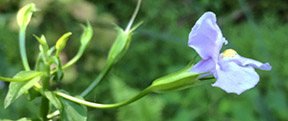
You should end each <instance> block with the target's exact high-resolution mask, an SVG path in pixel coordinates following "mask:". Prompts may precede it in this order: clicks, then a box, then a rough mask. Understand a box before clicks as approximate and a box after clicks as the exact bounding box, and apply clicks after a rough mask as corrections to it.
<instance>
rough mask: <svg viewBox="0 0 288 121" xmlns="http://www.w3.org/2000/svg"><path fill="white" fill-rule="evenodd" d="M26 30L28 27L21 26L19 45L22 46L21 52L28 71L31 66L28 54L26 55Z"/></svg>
mask: <svg viewBox="0 0 288 121" xmlns="http://www.w3.org/2000/svg"><path fill="white" fill-rule="evenodd" d="M25 32H26V27H20V32H19V46H20V54H21V58H22V63H23V65H24V68H25V70H26V71H30V70H31V69H30V66H29V63H28V59H27V55H26V48H25Z"/></svg>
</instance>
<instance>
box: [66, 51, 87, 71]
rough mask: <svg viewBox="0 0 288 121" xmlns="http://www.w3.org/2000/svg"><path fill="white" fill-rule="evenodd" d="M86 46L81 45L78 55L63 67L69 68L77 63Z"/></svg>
mask: <svg viewBox="0 0 288 121" xmlns="http://www.w3.org/2000/svg"><path fill="white" fill-rule="evenodd" d="M85 48H86V46H81V47H80V49H79V50H78V52H77V54H76V56H74V57H73V58H72V59H71V60H70V61H69V62H68V63H66V64H65V65H64V66H63V67H62V69H66V68H69V67H70V66H72V65H73V64H75V63H76V62H77V61H78V60H79V59H80V58H81V56H82V55H83V53H84V51H85Z"/></svg>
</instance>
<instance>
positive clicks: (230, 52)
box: [221, 49, 237, 58]
mask: <svg viewBox="0 0 288 121" xmlns="http://www.w3.org/2000/svg"><path fill="white" fill-rule="evenodd" d="M236 55H237V52H236V51H235V50H233V49H227V50H225V51H224V52H223V53H222V54H221V58H224V57H230V58H234V57H235V56H236Z"/></svg>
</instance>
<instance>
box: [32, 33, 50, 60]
mask: <svg viewBox="0 0 288 121" xmlns="http://www.w3.org/2000/svg"><path fill="white" fill-rule="evenodd" d="M33 36H34V37H35V38H36V39H37V40H38V42H39V43H40V46H39V48H40V52H42V53H43V55H44V57H45V58H47V57H48V51H49V46H48V44H47V42H46V38H45V36H44V35H42V36H41V38H39V37H38V36H36V35H33Z"/></svg>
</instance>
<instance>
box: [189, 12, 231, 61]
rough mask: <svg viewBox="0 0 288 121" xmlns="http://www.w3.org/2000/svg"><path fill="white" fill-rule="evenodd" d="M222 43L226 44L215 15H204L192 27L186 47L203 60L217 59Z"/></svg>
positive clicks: (208, 13)
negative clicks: (190, 48)
mask: <svg viewBox="0 0 288 121" xmlns="http://www.w3.org/2000/svg"><path fill="white" fill-rule="evenodd" d="M223 43H227V41H226V40H225V38H224V37H223V35H222V32H221V30H220V28H219V27H218V25H217V23H216V15H215V14H214V13H212V12H206V13H204V14H203V15H202V16H201V17H200V18H199V20H198V21H197V22H196V24H195V25H194V26H193V28H192V30H191V32H190V34H189V41H188V45H189V46H190V47H192V48H193V49H195V51H196V52H197V53H198V54H199V55H200V57H201V58H202V59H203V60H206V59H208V58H210V57H211V58H214V59H216V58H218V55H219V51H220V49H221V48H222V45H223Z"/></svg>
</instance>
